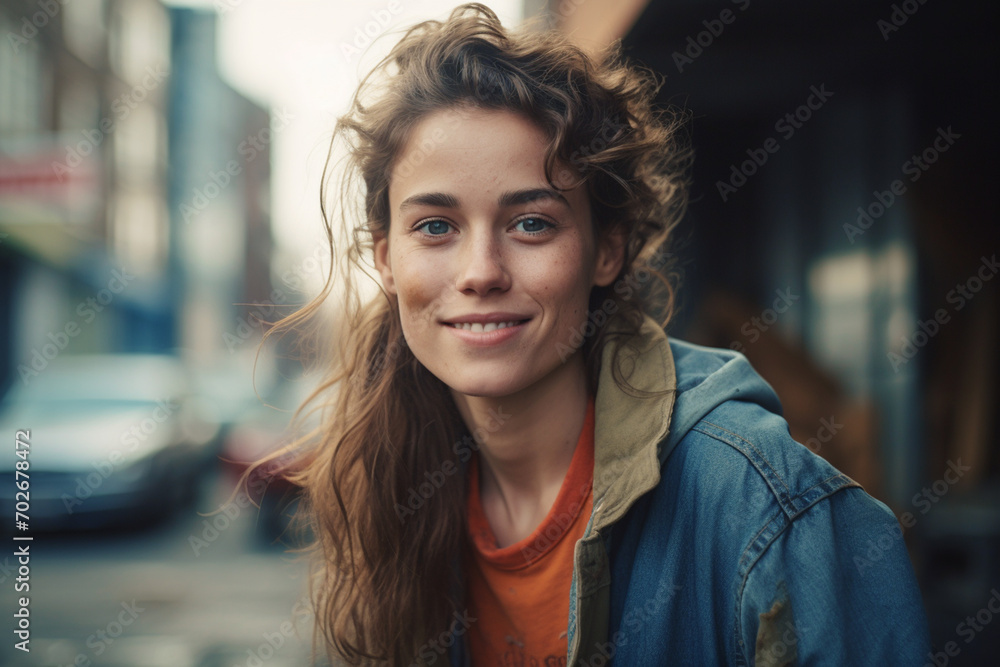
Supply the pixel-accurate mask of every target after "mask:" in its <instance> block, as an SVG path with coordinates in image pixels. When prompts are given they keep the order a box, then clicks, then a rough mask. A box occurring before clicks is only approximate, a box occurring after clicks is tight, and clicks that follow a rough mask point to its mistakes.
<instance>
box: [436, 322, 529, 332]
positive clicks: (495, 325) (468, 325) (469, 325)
mask: <svg viewBox="0 0 1000 667" xmlns="http://www.w3.org/2000/svg"><path fill="white" fill-rule="evenodd" d="M521 321H522V320H514V321H511V322H489V323H488V324H482V323H480V322H458V323H455V324H452V325H451V326H453V327H455V328H456V329H465V330H466V331H473V332H476V333H486V332H487V331H493V330H494V329H504V328H506V327H512V326H515V325H517V324H520V323H521Z"/></svg>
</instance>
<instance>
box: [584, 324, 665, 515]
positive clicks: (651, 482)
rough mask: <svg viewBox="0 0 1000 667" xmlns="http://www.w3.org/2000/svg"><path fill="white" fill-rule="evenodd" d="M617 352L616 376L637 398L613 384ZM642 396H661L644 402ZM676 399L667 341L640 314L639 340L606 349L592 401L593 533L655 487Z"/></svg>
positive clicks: (644, 399) (608, 345)
mask: <svg viewBox="0 0 1000 667" xmlns="http://www.w3.org/2000/svg"><path fill="white" fill-rule="evenodd" d="M619 347H621V352H620V354H619V358H618V363H619V367H620V369H621V376H622V377H623V378H624V380H625V381H626V382H627V383H628V384H630V385H631V386H632V387H634V388H635V389H637V390H639V392H638V394H639V395H638V396H636V395H633V394H634V393H636V392H632V391H631V390H630V389H629V388H628V387H626V389H624V390H623V389H622V388H621V387H619V386H618V384H617V383H616V382H615V377H614V376H615V373H614V370H615V369H614V366H613V363H612V362H613V359H614V353H615V350H616V349H618V348H619ZM642 392H660V393H659V394H658V395H654V396H650V397H645V398H644V397H643V394H642ZM676 394H677V378H676V372H675V369H674V357H673V354H672V353H671V350H670V342H669V340H668V339H667V335H666V333H665V332H664V330H663V328H662V327H661V326H660V325H659V324H658V323H657V322H656V320H654V319H653V318H652V317H650V316H649V315H644V319H643V323H642V327H641V328H640V330H639V335H637V336H634V337H632V338H631V339H629V340H627V341H624V342H621V341H615V340H612V341H610V342H609V343H608V344H607V345H606V346H605V348H604V351H603V354H602V359H601V372H600V379H599V381H598V385H597V396H596V398H595V402H594V417H595V419H594V423H595V427H594V511H593V514H592V519H591V523H592V525H591V529H592V530H593V531H600V530H601V529H603V528H605V527H607V526H609V525H611V524H613V523H614V522H615V521H617V520H618V519H620V518H621V517H622V516H623V515H624V514H625V512H627V511H628V509H629V508H630V507H631V506H632V504H633V503H635V501H636V500H638V498H639V497H641V496H642V495H643V494H645V493H646V492H647V491H649V490H650V489H652V488H654V487H655V486H656V485H657V484H658V483H659V481H660V458H659V455H660V451H659V447H660V443H661V442H662V441H663V440H664V439H665V438H666V436H667V433H668V432H669V427H670V419H671V416H672V414H673V410H674V400H675V397H676Z"/></svg>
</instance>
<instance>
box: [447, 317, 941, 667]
mask: <svg viewBox="0 0 1000 667" xmlns="http://www.w3.org/2000/svg"><path fill="white" fill-rule="evenodd" d="M611 352H612V350H611V346H610V345H609V346H608V347H607V348H606V349H605V351H604V356H603V364H602V370H601V376H600V380H599V382H598V389H597V395H596V398H595V433H594V487H593V497H594V501H593V511H592V513H591V516H590V521H589V523H588V525H587V528H586V532H585V535H584V537H583V538H581V539H580V540H579V541H578V542H577V544H576V549H575V559H574V564H573V575H572V576H573V579H572V585H571V594H570V601H569V604H570V606H569V626H568V629H567V632H568V646H569V651H568V656H567V662H566V663H565V664H567V665H573V666H577V665H581V666H583V665H586V666H590V667H597V666H600V665H610V664H615V665H699V666H708V665H757V666H758V667H761V666H772V665H852V666H853V665H922V664H923V657H924V656H926V655H927V652H928V650H929V644H930V640H929V637H928V631H927V621H926V617H925V614H924V609H923V604H922V600H921V597H920V592H919V590H918V587H917V584H916V580H915V577H914V574H913V569H912V566H911V564H910V561H909V557H908V555H907V552H906V549H905V545H904V543H903V540H902V539H901V535H902V532H901V530H900V528H899V524H898V522H897V520H896V518H895V516H894V515H893V513H892V512H891V511H890V510H889V508H888V507H886V506H885V505H884V504H883V503H881V502H879V501H878V500H875V499H874V498H872V497H871V496H869V495H868V494H867V493H865V491H864V490H863V489H862V488H861V486H860V485H859V484H858V483H857V482H855V481H854V480H852V479H851V478H850V477H848V476H846V475H844V474H842V473H840V472H839V471H838V470H837V469H835V468H834V467H833V466H831V465H830V464H829V463H827V462H826V461H825V460H824V459H822V458H821V457H819V456H817V455H815V454H813V453H812V452H811V451H810V450H809V449H808V448H806V447H804V446H803V445H801V444H798V443H797V442H795V441H794V440H792V438H791V436H790V435H789V432H788V425H787V423H786V422H785V420H784V419H782V417H781V405H780V403H779V401H778V397H777V395H776V394H775V393H774V390H773V389H772V388H771V387H770V385H768V384H767V382H765V381H764V380H763V379H762V378H761V377H760V375H758V374H757V373H756V371H754V370H753V368H752V367H751V366H750V363H749V362H748V361H747V359H746V357H744V356H743V355H742V354H740V353H739V352H735V351H731V350H724V349H715V348H707V347H701V346H698V345H693V344H690V343H686V342H683V341H680V340H676V339H669V338H668V337H667V335H666V334H665V333H664V331H663V330H662V328H660V326H659V325H658V324H657V323H656V322H655V321H654V320H653V319H652V318H650V317H648V316H647V317H646V320H645V323H644V325H643V328H642V330H641V332H640V335H639V336H638V337H637V338H636V339H633V341H632V342H631V343H630V344H629V346H628V347H627V348H626V350H624V351H623V354H622V356H628V360H627V361H626V362H625V364H624V370H625V372H626V377H627V379H628V380H629V383H630V384H631V385H632V386H634V387H636V388H639V389H645V390H660V389H670V390H673V391H670V392H668V393H666V394H664V395H662V396H659V397H656V398H640V397H633V396H631V395H629V394H627V393H625V392H623V391H622V390H621V389H620V388H619V387H618V386H617V384H616V383H615V382H614V379H613V378H612V376H611V356H610V355H611ZM629 369H631V375H630V376H629V375H628V372H629ZM452 640H453V641H452V642H449V643H450V644H451V645H450V648H449V649H448V652H447V657H448V662H449V664H450V665H453V666H460V665H468V664H469V659H468V649H467V645H466V642H465V639H464V636H463V629H462V628H458V630H457V632H454V636H453V637H452Z"/></svg>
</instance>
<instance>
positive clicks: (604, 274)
mask: <svg viewBox="0 0 1000 667" xmlns="http://www.w3.org/2000/svg"><path fill="white" fill-rule="evenodd" d="M624 261H625V233H624V232H623V230H622V229H621V228H620V227H619V228H617V229H614V230H612V231H610V232H608V233H607V234H605V235H604V238H603V240H601V241H599V242H598V244H597V262H596V264H595V266H594V285H599V286H601V287H604V286H606V285H610V284H611V281H612V280H614V279H615V276H617V275H618V272H619V271H621V270H622V264H623V263H624Z"/></svg>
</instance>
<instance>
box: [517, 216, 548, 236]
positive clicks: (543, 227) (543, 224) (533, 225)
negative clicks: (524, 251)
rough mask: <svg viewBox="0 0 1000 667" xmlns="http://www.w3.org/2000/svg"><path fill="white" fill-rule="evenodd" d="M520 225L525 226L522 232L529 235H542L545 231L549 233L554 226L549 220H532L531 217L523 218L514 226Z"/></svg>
mask: <svg viewBox="0 0 1000 667" xmlns="http://www.w3.org/2000/svg"><path fill="white" fill-rule="evenodd" d="M518 225H524V227H523V228H522V230H523V231H524V232H526V233H528V234H541V233H543V232H545V231H548V229H549V228H550V227H553V226H554V225H553V224H552V223H551V222H549V221H548V220H543V219H542V218H531V217H528V218H521V219H520V220H518V221H517V223H516V224H515V225H514V226H515V227H517V226H518Z"/></svg>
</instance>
